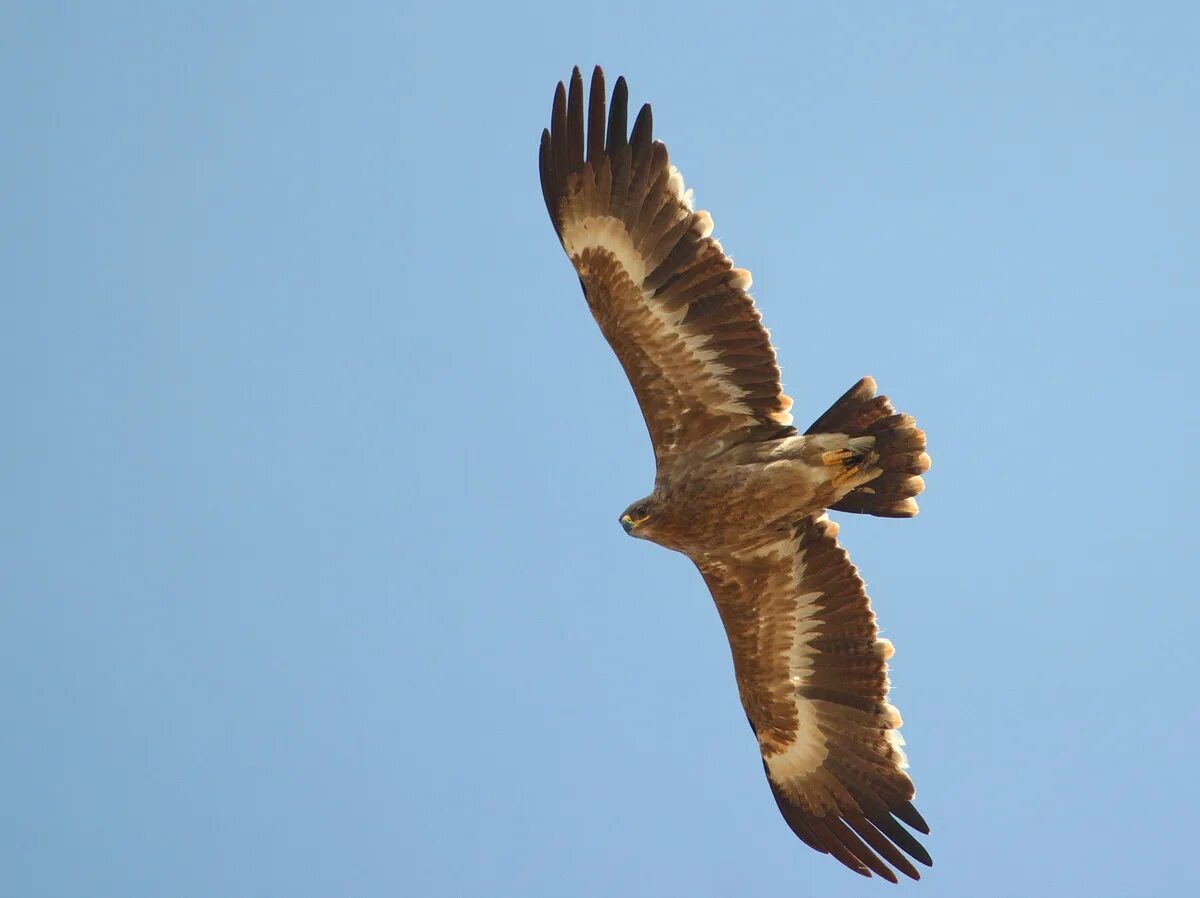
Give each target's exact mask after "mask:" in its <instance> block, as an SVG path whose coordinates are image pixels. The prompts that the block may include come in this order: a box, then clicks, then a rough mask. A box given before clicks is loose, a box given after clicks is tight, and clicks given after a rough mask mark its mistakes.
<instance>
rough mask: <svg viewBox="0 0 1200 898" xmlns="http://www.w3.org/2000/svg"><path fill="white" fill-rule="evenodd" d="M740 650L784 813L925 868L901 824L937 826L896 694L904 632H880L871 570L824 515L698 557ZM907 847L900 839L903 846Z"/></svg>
mask: <svg viewBox="0 0 1200 898" xmlns="http://www.w3.org/2000/svg"><path fill="white" fill-rule="evenodd" d="M694 560H695V561H696V564H697V566H698V567H699V568H700V572H701V573H702V574H703V575H704V579H705V582H707V583H708V587H709V589H710V590H711V591H712V594H713V598H714V599H715V601H716V604H717V608H718V610H719V611H720V614H721V620H722V622H723V623H724V625H725V631H726V634H727V635H728V637H729V644H730V647H731V649H732V651H733V663H734V671H735V673H736V676H737V684H738V694H739V695H740V696H741V699H742V704H743V706H744V707H745V709H746V715H747V716H748V717H749V718H750V725H751V726H752V727H753V728H754V731H755V733H756V735H757V736H758V742H759V748H760V749H761V751H762V756H763V767H764V768H765V770H766V774H767V780H768V782H769V783H770V785H771V792H772V793H773V794H774V796H775V801H776V802H777V803H778V805H779V810H780V811H781V812H782V813H783V816H784V819H785V820H787V822H788V825H789V826H790V827H791V828H792V830H793V832H795V833H796V835H797V836H799V837H800V838H801V839H802V840H804V841H805V842H806V843H808V844H809V845H810V846H812V847H813V848H815V849H817V850H818V851H821V852H826V853H829V854H832V855H833V856H834V857H835V858H837V859H838V860H839V861H841V862H842V863H843V864H845V865H846V866H847V867H849V868H850V869H852V870H855V871H856V872H858V873H861V874H863V875H864V876H870V875H871V872H874V873H877V874H879V875H880V876H883V877H884V878H886V879H889V880H891V881H892V882H895V881H896V876H895V874H894V873H893V872H892V870H891V869H890V868H889V867H888V864H890V865H891V866H892V867H895V868H896V869H897V870H899V871H900V872H902V873H904V874H906V875H908V876H911V877H912V878H913V879H919V878H920V876H919V874H918V873H917V871H916V868H915V867H913V865H912V864H911V863H910V862H909V860H908V858H906V857H905V856H904V855H903V854H901V851H900V850H902V851H904V852H905V853H907V854H908V855H909V856H910V857H912V858H914V859H916V860H918V861H920V862H921V863H923V864H931V863H932V862H931V861H930V859H929V854H928V853H927V852H926V851H925V849H924V848H923V847H922V846H921V845H920V843H918V842H917V840H916V839H915V838H913V836H912V835H911V834H910V833H909V832H908V831H907V830H906V829H905V828H904V827H903V826H901V825H900V822H898V821H903V822H904V823H907V824H908V825H909V826H910V827H912V828H914V829H916V830H918V831H920V832H922V833H928V832H929V827H928V826H927V825H926V823H925V821H924V820H923V819H922V818H921V815H920V814H919V813H917V810H916V808H914V807H913V805H912V802H911V800H910V799H912V797H913V794H914V790H913V784H912V780H910V779H909V777H908V774H906V773H905V772H904V770H905V767H906V766H907V762H906V761H905V758H904V752H903V751H902V750H901V748H900V746H901V745H902V744H903V739H902V738H901V737H900V734H899V733H898V732H897V729H898V728H899V727H900V715H899V714H898V713H897V712H896V709H895V708H894V707H892V706H891V705H889V704H888V703H887V693H888V676H887V659H888V658H889V657H890V656H891V654H892V645H891V643H890V642H888V641H887V640H886V639H880V638H878V629H877V628H876V626H875V615H874V614H873V613H872V611H871V604H870V602H869V601H868V599H867V594H866V589H865V587H864V585H863V581H862V579H861V578H860V577H859V575H858V570H857V569H856V568H855V567H854V565H853V564H852V563H851V562H850V557H849V556H848V555H847V554H846V551H845V550H844V549H843V548H842V547H841V546H839V545H838V542H837V525H836V524H834V523H833V522H832V521H830V520H829V519H828V518H826V517H825V516H824V515H822V516H821V517H819V518H806V519H804V520H803V521H800V522H799V523H797V524H794V525H792V526H790V527H788V528H786V529H785V530H782V531H780V534H779V538H778V540H776V541H774V542H771V543H768V544H766V545H763V546H758V547H755V548H753V549H746V550H744V551H739V552H732V553H729V554H728V555H725V556H706V557H703V558H698V559H694ZM898 848H899V849H900V850H897V849H898Z"/></svg>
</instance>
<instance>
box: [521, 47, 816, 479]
mask: <svg viewBox="0 0 1200 898" xmlns="http://www.w3.org/2000/svg"><path fill="white" fill-rule="evenodd" d="M627 107H628V89H627V88H626V86H625V80H624V79H623V78H618V79H617V84H616V87H615V89H614V90H613V96H612V105H611V107H610V108H609V110H608V116H607V130H606V128H605V121H606V119H605V90H604V74H603V72H601V70H600V68H599V67H597V68H596V70H595V72H594V73H593V74H592V84H591V97H590V100H589V105H588V110H587V129H586V132H587V133H586V135H585V133H584V131H585V129H584V103H583V77H582V75H580V73H579V69H578V68H576V69H575V70H574V72H573V74H572V76H571V86H570V92H569V94H568V92H567V90H566V88H564V87H563V84H562V82H559V85H558V90H557V92H556V93H555V95H554V107H553V115H552V119H551V127H550V129H549V130H546V131H543V132H542V145H541V153H540V160H539V161H540V168H541V180H542V193H543V195H544V196H545V199H546V208H547V209H548V210H549V212H550V219H551V221H552V222H553V223H554V229H555V230H556V231H557V232H558V236H559V239H560V240H561V241H562V244H563V248H564V249H566V251H567V255H568V256H569V257H570V259H571V264H572V265H574V266H575V269H576V271H577V272H578V273H579V280H580V282H581V283H582V285H583V290H584V295H585V296H586V297H587V301H588V305H589V306H590V307H591V310H592V314H593V315H594V316H595V318H596V321H597V323H599V325H600V329H601V330H602V331H603V332H604V336H605V337H606V338H607V339H608V342H609V345H611V346H612V348H613V351H614V352H615V353H616V354H617V358H618V359H619V360H620V362H621V365H622V366H623V367H624V369H625V374H626V375H627V376H628V377H629V382H630V383H631V384H632V385H633V391H634V393H635V394H636V395H637V400H638V404H639V405H640V406H641V409H642V415H643V416H644V417H645V419H646V426H647V428H648V429H649V431H650V439H651V441H652V442H653V444H654V452H655V457H656V458H657V460H658V464H659V467H660V469H661V468H662V466H663V464H664V462H665V461H667V460H668V459H670V458H671V457H672V456H676V455H678V454H682V453H686V452H689V451H693V450H698V451H701V452H705V451H708V450H710V449H711V448H714V447H716V446H720V445H722V444H723V443H726V442H736V441H739V440H746V439H769V438H772V437H774V436H777V435H779V434H780V433H781V431H782V429H783V428H785V427H786V426H787V425H790V423H791V420H792V416H791V415H790V414H789V413H788V409H789V408H790V407H791V404H792V401H791V399H789V398H788V397H787V396H785V395H783V391H782V387H781V386H780V381H779V366H778V365H777V364H776V362H775V350H774V349H773V348H772V347H771V341H770V338H769V336H768V334H767V331H766V330H765V329H764V328H763V326H762V323H761V321H760V317H759V313H758V310H757V309H756V308H755V307H754V301H753V300H752V299H751V298H750V296H749V294H747V293H746V289H747V288H748V287H749V286H750V273H749V272H747V271H744V270H741V269H737V268H734V267H733V263H732V261H730V259H729V257H728V256H726V255H725V253H724V252H723V251H722V250H721V245H720V244H719V243H718V242H717V241H716V240H714V239H713V238H712V237H711V236H709V235H710V233H711V231H712V218H710V217H709V215H708V213H707V212H695V211H693V210H692V203H691V194H690V191H685V190H684V187H683V178H682V177H681V176H680V174H679V172H678V170H677V169H675V167H674V166H672V165H671V164H670V161H669V160H668V158H667V148H666V147H665V146H663V144H661V143H659V142H658V141H656V140H654V139H653V135H652V121H651V113H650V107H649V105H646V106H643V107H642V110H641V112H640V113H639V114H638V117H637V121H636V122H635V123H634V126H633V133H632V135H629V132H628V126H627Z"/></svg>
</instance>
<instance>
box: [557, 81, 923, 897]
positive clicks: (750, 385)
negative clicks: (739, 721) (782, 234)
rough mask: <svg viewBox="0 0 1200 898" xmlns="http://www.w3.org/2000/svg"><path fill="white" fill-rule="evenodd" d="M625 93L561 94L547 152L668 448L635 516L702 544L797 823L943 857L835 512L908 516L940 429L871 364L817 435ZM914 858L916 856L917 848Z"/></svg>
mask: <svg viewBox="0 0 1200 898" xmlns="http://www.w3.org/2000/svg"><path fill="white" fill-rule="evenodd" d="M628 97H629V94H628V89H627V87H626V84H625V80H624V79H623V78H619V79H617V83H616V86H615V89H614V90H613V93H612V101H611V103H610V104H608V105H607V112H606V92H605V86H604V75H603V73H602V72H601V70H600V68H599V67H597V68H596V70H595V71H594V73H593V74H592V80H591V88H590V98H589V101H588V103H587V106H586V108H585V104H584V84H583V77H582V76H581V74H580V72H579V69H578V68H576V69H575V70H574V72H573V74H572V76H571V79H570V86H569V88H568V87H565V86H564V85H563V84H562V83H561V82H560V83H559V85H558V89H557V91H556V92H555V95H554V103H553V107H552V112H551V124H550V128H549V129H547V130H545V131H543V132H542V140H541V151H540V157H539V166H540V172H541V183H542V192H543V195H544V197H545V201H546V209H547V211H548V212H549V213H550V219H551V221H552V222H553V223H554V229H555V231H556V232H557V233H558V237H559V240H560V241H561V243H562V246H563V248H564V249H565V250H566V252H567V256H568V257H569V258H570V260H571V264H572V265H574V267H575V270H576V272H577V273H578V275H579V280H580V283H581V285H582V286H583V292H584V296H585V297H586V299H587V303H588V306H589V307H590V309H591V311H592V314H593V315H594V316H595V319H596V322H597V323H598V324H599V325H600V330H601V331H602V332H603V333H604V336H605V338H606V339H607V340H608V342H609V344H610V345H611V346H612V348H613V351H614V352H615V353H616V355H617V358H618V359H619V360H620V362H621V365H622V366H623V367H624V369H625V373H626V375H627V376H628V377H629V381H630V383H631V384H632V385H633V391H634V393H635V394H636V396H637V400H638V404H639V405H640V406H641V410H642V415H643V416H644V418H645V420H646V426H647V428H648V429H649V431H650V438H651V441H652V443H653V445H654V456H655V461H656V466H657V467H656V476H655V481H654V491H653V492H652V493H651V494H650V495H649V496H647V497H645V498H644V499H639V500H638V501H636V502H634V503H632V504H631V505H630V506H629V507H628V508H627V509H626V510H625V512H624V513H623V514H622V515H621V517H620V522H621V525H622V526H623V527H624V529H625V531H626V532H627V533H629V534H631V535H633V536H637V537H641V538H644V539H648V540H651V541H653V542H656V543H659V544H661V545H663V546H666V547H667V548H671V549H675V550H677V551H679V552H682V553H683V554H685V555H687V556H688V557H689V558H690V559H691V560H692V561H693V562H694V563H695V564H696V566H697V567H698V568H699V569H700V573H701V575H702V576H703V578H704V580H705V582H706V583H707V584H708V588H709V590H710V591H711V593H712V597H713V599H714V601H715V602H716V606H717V610H718V611H719V613H720V617H721V621H722V623H723V624H724V627H725V632H726V635H727V636H728V638H729V645H730V648H731V651H732V654H733V667H734V673H735V677H736V680H737V687H738V694H739V696H740V697H741V700H742V705H743V706H744V708H745V711H746V716H747V717H748V718H749V721H750V726H751V727H752V728H753V730H754V733H755V736H756V737H757V739H758V744H759V749H760V751H761V754H762V761H763V768H764V770H765V772H766V776H767V782H768V783H769V784H770V787H771V792H772V794H773V795H774V797H775V801H776V802H777V804H778V805H779V810H780V811H781V812H782V813H783V817H784V819H785V820H786V821H787V823H788V825H789V826H790V827H791V829H792V830H793V831H794V832H795V834H796V835H797V836H799V837H800V838H801V839H802V840H803V841H804V842H806V843H807V844H808V845H810V846H811V847H813V848H815V849H816V850H817V851H820V852H823V853H828V854H831V855H833V857H835V858H836V859H837V860H839V861H841V863H843V864H845V865H846V866H847V867H849V868H850V869H852V870H854V871H856V872H858V873H861V874H862V875H864V876H870V875H871V874H872V873H875V874H878V875H879V876H882V877H884V878H885V879H888V880H890V881H892V882H896V875H895V872H894V871H893V868H894V869H895V870H898V871H900V872H901V873H904V874H906V875H907V876H910V877H912V878H913V879H919V878H920V876H919V874H918V872H917V870H916V868H915V867H914V866H913V864H912V863H911V862H910V860H909V858H912V859H913V860H916V861H919V862H920V863H922V864H927V865H928V864H931V861H930V858H929V854H928V853H927V852H926V850H925V849H924V848H923V847H922V846H921V844H920V843H919V842H918V841H917V840H916V839H915V838H914V837H913V836H912V834H911V833H910V832H909V831H908V829H906V828H905V827H904V826H903V825H902V824H907V826H908V827H911V828H912V829H914V830H917V831H919V832H921V833H928V832H929V827H928V826H927V825H926V823H925V821H924V819H922V817H921V815H920V814H919V813H918V812H917V810H916V808H914V807H913V804H912V801H911V799H912V797H913V794H914V790H913V784H912V780H911V779H910V778H909V777H908V775H907V773H905V768H906V767H907V762H906V761H905V757H904V753H903V751H902V750H901V745H902V744H903V740H902V738H901V737H900V734H899V732H898V729H899V727H900V715H899V714H898V713H897V711H896V709H895V708H894V707H893V706H892V705H890V704H888V702H887V694H888V675H887V660H888V658H890V657H891V655H892V645H891V643H890V642H889V641H888V640H886V639H881V638H879V635H878V629H877V627H876V625H875V615H874V613H873V612H872V610H871V605H870V602H869V601H868V599H867V594H866V591H865V587H864V585H863V581H862V579H861V578H860V577H859V574H858V570H857V569H856V568H855V566H854V565H853V564H852V563H851V562H850V558H849V556H848V555H847V554H846V551H845V550H844V549H842V548H841V546H840V545H839V544H838V542H837V538H836V537H837V531H838V528H837V525H836V524H835V523H833V522H832V521H830V520H829V518H828V517H827V516H826V514H825V511H826V509H834V510H838V511H847V512H858V513H863V514H872V515H880V516H884V517H911V516H913V515H915V514H916V513H917V503H916V499H915V498H914V497H915V496H917V495H918V494H919V493H920V492H921V491H922V489H923V488H924V481H923V480H922V478H921V475H922V474H923V473H924V472H925V471H926V470H927V469H928V468H929V456H928V455H926V454H925V434H924V433H923V432H922V431H921V430H919V429H918V428H917V426H916V424H915V422H914V420H913V419H912V418H911V417H909V416H908V415H903V414H897V413H896V410H895V409H894V408H893V406H892V404H891V403H890V402H889V401H888V399H887V398H886V397H885V396H881V395H877V394H876V388H875V382H874V381H873V380H872V379H871V378H869V377H866V378H863V379H862V380H860V381H859V382H858V383H857V384H855V385H854V386H853V387H851V388H850V390H849V391H847V392H846V393H845V395H843V396H842V397H841V398H840V399H838V401H837V402H835V403H834V404H833V406H832V407H831V408H830V409H829V410H828V411H827V412H825V414H823V415H822V416H821V417H820V418H818V419H817V420H816V422H815V423H813V425H812V426H811V427H809V428H808V429H807V430H806V431H805V432H804V433H803V434H801V433H799V432H798V430H797V429H796V428H795V427H793V426H792V416H791V414H790V413H789V409H790V408H791V406H792V400H791V399H790V398H788V397H787V396H785V395H784V393H783V390H782V387H781V384H780V375H779V367H778V365H777V364H776V361H775V351H774V349H773V348H772V346H771V342H770V339H769V337H768V334H767V331H766V330H765V329H764V328H763V326H762V324H761V321H760V316H759V313H758V310H757V309H756V308H755V306H754V302H753V300H752V299H751V298H750V296H749V294H748V293H747V292H746V291H747V289H748V288H749V286H750V274H749V272H747V271H744V270H741V269H738V268H734V267H733V264H732V262H731V261H730V259H729V257H728V256H727V255H725V252H724V251H723V250H722V248H721V244H720V243H718V242H717V241H716V240H715V239H713V237H712V236H711V233H712V228H713V223H712V218H711V217H710V216H709V215H708V213H706V212H698V211H695V210H694V209H693V208H692V195H691V191H689V190H685V189H684V185H683V178H682V177H681V176H680V174H679V172H678V170H677V169H676V168H675V167H674V166H672V165H671V163H670V160H669V159H668V156H667V148H666V147H665V146H664V145H663V144H662V143H660V142H658V141H656V140H655V139H654V137H653V133H652V118H651V112H650V107H649V105H646V106H643V107H642V109H641V111H640V113H639V114H638V116H637V119H636V121H635V122H634V125H633V130H632V132H630V130H629V128H628V123H627V110H628ZM905 855H907V857H906V856H905Z"/></svg>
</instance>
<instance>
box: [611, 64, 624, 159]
mask: <svg viewBox="0 0 1200 898" xmlns="http://www.w3.org/2000/svg"><path fill="white" fill-rule="evenodd" d="M628 142H629V86H628V85H627V84H626V83H625V76H623V75H622V76H621V77H619V78H617V83H616V84H615V85H614V86H613V92H612V106H610V107H609V109H608V152H609V153H610V154H611V153H612V152H613V151H614V150H617V149H619V148H621V147H623V146H625V145H626V144H627V143H628Z"/></svg>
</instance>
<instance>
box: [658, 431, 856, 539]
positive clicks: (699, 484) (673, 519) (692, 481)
mask: <svg viewBox="0 0 1200 898" xmlns="http://www.w3.org/2000/svg"><path fill="white" fill-rule="evenodd" d="M851 439H852V438H850V437H845V436H843V435H841V434H837V435H835V434H814V435H810V436H790V437H784V438H782V439H778V440H772V441H769V442H751V443H737V444H734V445H732V446H728V447H723V448H722V449H721V451H720V452H718V453H717V454H715V455H711V456H707V457H705V456H702V455H700V456H697V457H695V458H692V459H688V460H686V461H685V462H684V463H683V464H678V465H676V466H674V468H673V469H672V470H670V471H668V472H664V473H663V474H662V475H660V476H659V477H658V478H657V482H656V483H655V490H654V493H653V494H652V495H651V496H649V497H647V501H651V500H652V501H654V503H655V509H656V510H655V513H654V515H653V518H652V519H651V520H650V521H647V522H646V525H645V526H644V528H641V529H640V532H638V534H637V535H638V536H640V537H642V538H643V539H648V540H650V541H651V542H655V543H658V544H659V545H661V546H666V547H667V548H668V549H675V550H676V551H679V552H683V553H684V554H685V555H688V556H689V557H697V556H710V555H720V554H721V553H723V552H729V551H732V550H735V549H739V548H743V547H745V546H754V545H760V544H762V543H764V542H770V541H772V540H773V539H774V538H775V536H776V534H777V533H778V531H779V528H780V527H781V526H783V525H785V524H788V523H790V522H792V521H796V520H800V519H801V518H806V517H808V516H810V515H813V514H820V513H821V512H822V511H824V510H825V509H826V508H828V507H829V506H831V505H833V504H834V503H835V502H837V501H838V500H839V499H841V498H842V497H843V496H845V495H846V494H847V493H849V492H850V491H851V490H852V489H853V487H854V486H857V485H859V484H860V483H861V482H863V481H864V479H865V478H864V477H863V476H860V477H858V478H850V479H847V480H846V481H844V482H841V483H839V484H835V483H834V480H835V479H836V478H838V477H839V476H842V475H844V474H846V473H847V471H846V468H845V466H844V465H842V464H823V463H822V458H824V457H826V456H827V454H828V453H830V452H836V451H837V450H839V449H843V448H848V444H849V443H850V440H851ZM850 451H851V452H853V450H850Z"/></svg>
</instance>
